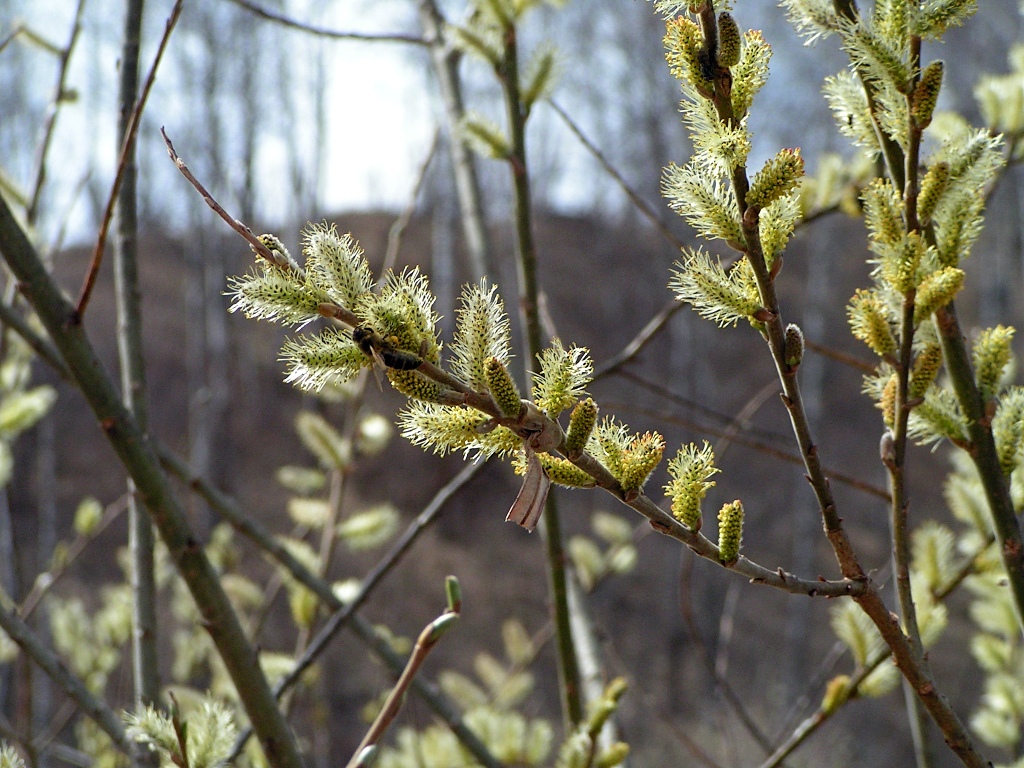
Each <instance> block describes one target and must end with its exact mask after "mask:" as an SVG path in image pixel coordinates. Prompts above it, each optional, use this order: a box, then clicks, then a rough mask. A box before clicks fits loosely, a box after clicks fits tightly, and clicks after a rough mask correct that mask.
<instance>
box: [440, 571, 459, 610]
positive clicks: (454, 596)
mask: <svg viewBox="0 0 1024 768" xmlns="http://www.w3.org/2000/svg"><path fill="white" fill-rule="evenodd" d="M444 594H445V597H446V598H447V600H448V610H449V611H451V612H452V613H459V612H460V611H461V610H462V586H461V585H460V584H459V580H458V579H457V578H456V577H454V576H445V578H444Z"/></svg>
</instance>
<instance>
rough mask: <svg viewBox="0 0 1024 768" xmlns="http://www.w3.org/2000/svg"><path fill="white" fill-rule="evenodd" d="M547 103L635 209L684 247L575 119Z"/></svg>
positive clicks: (679, 245)
mask: <svg viewBox="0 0 1024 768" xmlns="http://www.w3.org/2000/svg"><path fill="white" fill-rule="evenodd" d="M547 104H548V106H549V107H551V109H552V110H554V112H555V114H556V115H558V116H559V117H560V118H562V122H564V123H565V125H566V127H567V128H568V129H569V130H570V131H572V134H573V135H574V136H575V137H576V138H577V139H578V140H579V142H580V144H582V145H583V147H584V148H585V149H586V150H587V151H588V152H589V153H590V154H591V155H593V156H594V159H595V160H597V162H598V163H600V164H601V167H602V168H604V170H605V172H606V173H607V174H608V175H609V176H611V177H612V178H613V179H614V180H615V183H616V184H618V185H619V189H621V190H622V191H623V192H624V193H625V195H626V197H627V198H629V201H630V202H631V203H633V205H634V206H635V207H636V209H637V210H638V211H640V213H642V214H643V215H644V217H645V218H646V219H647V220H648V221H650V222H651V223H652V224H653V225H654V226H655V228H656V229H657V230H658V231H659V232H660V233H661V234H662V235H663V236H664V237H665V239H666V240H668V241H669V242H670V243H672V245H673V246H675V247H676V248H678V249H680V250H682V249H683V248H684V247H685V244H684V243H683V241H682V240H680V239H679V238H678V237H677V236H676V234H675V233H674V232H673V231H672V230H671V229H669V228H668V225H667V224H665V222H664V221H662V220H661V217H660V216H659V215H658V212H657V211H656V210H655V209H654V207H653V206H652V205H651V204H650V203H648V202H647V201H646V200H644V199H643V197H642V196H641V195H640V193H639V192H637V191H636V190H635V189H633V187H632V186H630V184H629V182H628V181H626V179H625V178H624V177H623V175H622V174H621V173H619V172H618V170H617V169H616V168H615V166H614V165H612V163H611V161H610V160H608V158H607V157H605V156H604V153H602V152H601V150H600V149H599V148H598V146H597V145H596V144H594V142H592V141H591V140H590V139H589V138H587V135H586V134H585V133H583V129H582V128H580V127H579V125H577V124H576V121H575V120H573V119H572V117H571V116H570V115H569V113H568V112H566V111H565V110H564V109H562V108H561V107H560V106H559V105H558V103H557V102H555V101H553V100H552V99H547Z"/></svg>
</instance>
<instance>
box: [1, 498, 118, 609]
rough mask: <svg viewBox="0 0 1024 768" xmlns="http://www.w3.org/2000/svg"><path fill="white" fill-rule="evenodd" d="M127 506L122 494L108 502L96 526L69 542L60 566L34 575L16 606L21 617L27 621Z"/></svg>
mask: <svg viewBox="0 0 1024 768" xmlns="http://www.w3.org/2000/svg"><path fill="white" fill-rule="evenodd" d="M127 508H128V497H127V495H125V496H122V497H121V498H119V499H118V500H117V501H115V502H113V503H112V504H108V505H107V508H106V509H105V510H103V516H102V517H101V518H100V520H99V522H98V523H97V524H96V527H95V528H94V529H93V530H91V531H89V533H88V534H87V535H83V534H79V535H77V536H76V537H75V540H74V541H72V542H71V545H70V546H69V547H68V548H67V554H65V555H64V556H63V557H62V558H61V562H60V566H59V567H58V568H56V569H54V570H53V571H50V572H48V573H45V574H40V575H39V576H37V577H36V580H35V582H34V583H33V584H32V589H31V590H30V591H29V593H28V594H27V595H26V596H25V599H24V600H22V601H21V605H20V606H19V607H18V613H19V614H20V615H21V618H23V619H25V620H26V621H28V619H29V618H30V617H31V616H32V613H33V612H34V611H35V609H36V608H37V607H38V605H39V602H40V601H41V600H42V599H43V598H44V597H45V596H46V595H47V594H48V593H49V592H50V590H51V589H53V587H54V586H56V585H57V582H59V581H60V580H61V579H62V578H63V577H64V575H65V574H67V572H68V571H69V570H70V569H71V566H72V565H74V563H75V561H76V560H77V559H78V557H79V555H81V554H82V552H84V551H85V548H86V547H87V546H89V544H91V543H92V542H93V541H95V540H96V537H97V536H99V535H100V534H101V533H103V531H105V530H106V529H107V526H109V525H110V524H111V523H112V522H114V521H115V520H116V519H117V518H119V517H120V516H121V513H122V512H124V511H125V510H126V509H127Z"/></svg>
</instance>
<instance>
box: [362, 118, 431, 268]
mask: <svg viewBox="0 0 1024 768" xmlns="http://www.w3.org/2000/svg"><path fill="white" fill-rule="evenodd" d="M440 138H441V132H440V130H437V129H435V130H434V137H433V138H432V139H431V140H430V149H429V150H428V151H427V156H426V157H424V158H423V162H422V163H420V167H419V169H418V170H417V171H416V180H415V181H414V182H413V185H412V190H411V191H410V192H409V200H408V202H407V203H406V205H405V209H404V210H403V211H402V214H401V215H400V216H399V217H398V218H397V219H395V221H394V223H393V224H392V225H391V228H390V229H389V230H388V247H387V250H386V251H385V252H384V263H383V264H382V265H381V268H380V282H378V285H379V284H380V283H381V282H383V280H384V275H385V274H386V273H387V271H388V270H389V269H391V268H393V267H394V266H395V262H396V261H397V260H398V252H399V250H401V248H402V236H403V235H404V234H405V230H406V228H407V227H408V226H409V222H410V221H412V217H413V214H415V213H416V201H417V200H418V199H419V196H420V190H421V189H423V182H424V181H425V180H426V178H427V171H428V170H430V164H431V163H432V162H433V160H434V156H435V155H436V154H437V148H438V145H439V144H440Z"/></svg>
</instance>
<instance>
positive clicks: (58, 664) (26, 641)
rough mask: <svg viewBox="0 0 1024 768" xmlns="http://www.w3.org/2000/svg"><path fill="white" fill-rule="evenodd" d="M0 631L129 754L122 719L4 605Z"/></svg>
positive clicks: (128, 744) (128, 740)
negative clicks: (1, 629) (0, 629)
mask: <svg viewBox="0 0 1024 768" xmlns="http://www.w3.org/2000/svg"><path fill="white" fill-rule="evenodd" d="M0 627H3V630H4V632H6V633H7V634H8V635H9V636H10V638H11V639H12V640H13V641H14V642H15V643H17V644H18V646H19V647H20V648H21V649H22V650H23V651H25V653H26V654H28V656H29V658H31V659H32V660H33V661H34V662H35V663H36V664H38V665H39V667H40V668H41V669H42V670H43V672H45V673H46V675H47V676H48V677H49V678H50V679H51V680H53V682H54V683H55V684H56V685H58V686H59V687H60V689H61V690H62V691H64V693H66V694H67V695H68V696H69V697H70V698H71V699H72V700H73V701H74V702H75V704H77V705H78V707H79V708H80V709H81V710H82V711H83V712H84V713H85V714H86V715H88V716H89V718H90V719H91V720H92V721H93V722H95V723H96V725H98V726H99V727H100V729H101V730H103V732H104V733H106V734H107V735H108V736H109V737H110V739H111V741H113V743H114V746H115V747H116V748H117V749H118V750H119V751H121V752H123V753H125V754H129V755H130V754H131V752H132V742H131V740H130V739H129V738H128V736H127V735H126V734H125V729H124V725H123V724H122V722H121V718H119V717H118V716H117V714H116V713H115V712H114V711H113V710H112V709H111V708H110V707H108V706H107V705H106V703H104V702H103V701H102V700H101V699H99V698H97V697H96V696H95V695H94V694H93V693H92V692H91V691H90V690H89V689H88V688H87V687H86V685H85V683H83V682H82V681H81V680H80V679H79V678H78V677H77V676H75V674H74V673H73V672H71V670H69V669H68V668H67V666H66V665H65V664H64V662H63V661H61V660H60V658H59V657H58V656H57V654H55V653H54V652H53V651H52V650H50V649H49V648H47V647H46V645H44V644H43V641H42V640H40V639H39V638H38V637H36V635H35V633H34V632H33V631H32V629H31V628H30V627H29V626H28V624H26V623H25V622H24V621H22V619H21V618H19V617H18V615H17V614H16V613H15V612H14V611H13V610H11V609H10V608H8V606H6V605H0Z"/></svg>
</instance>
